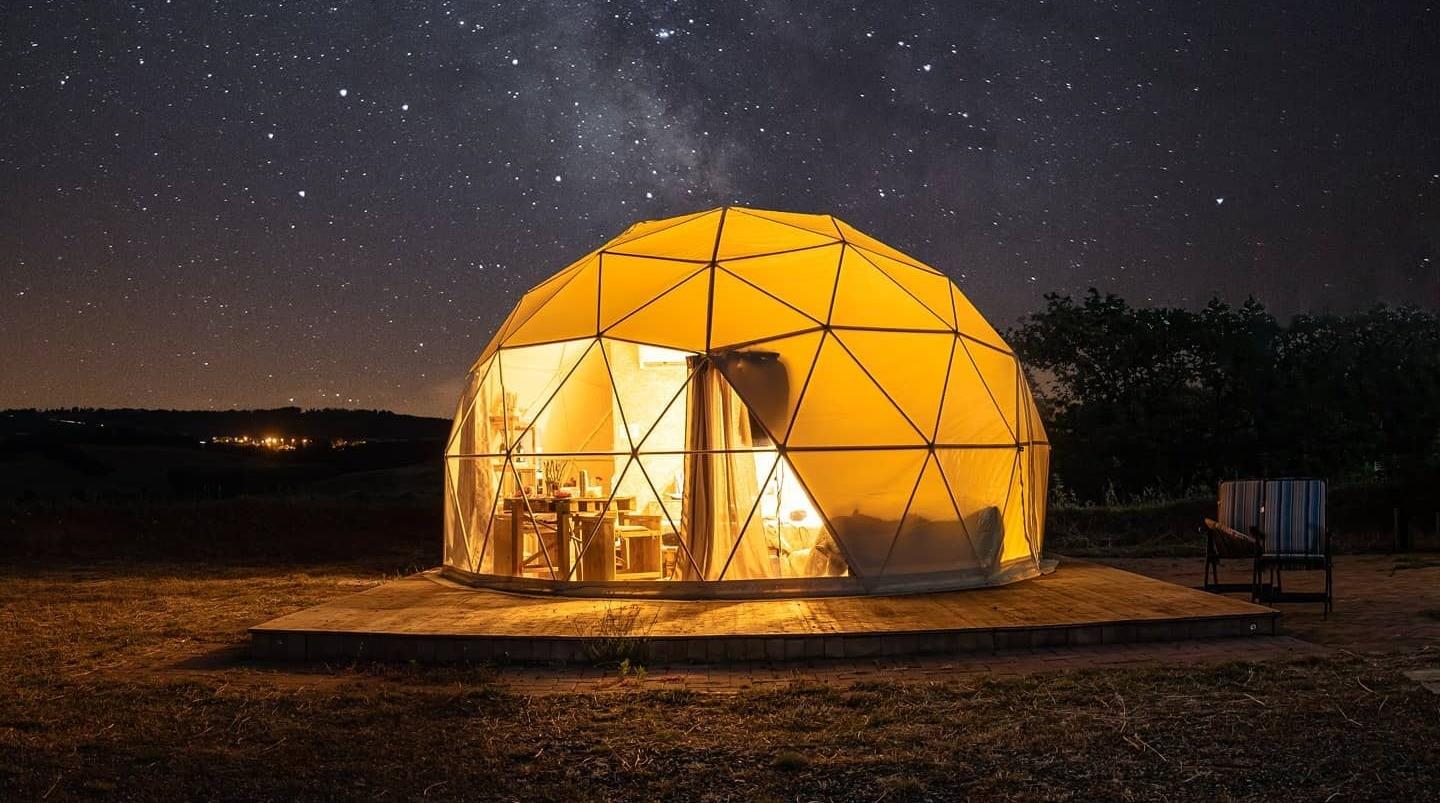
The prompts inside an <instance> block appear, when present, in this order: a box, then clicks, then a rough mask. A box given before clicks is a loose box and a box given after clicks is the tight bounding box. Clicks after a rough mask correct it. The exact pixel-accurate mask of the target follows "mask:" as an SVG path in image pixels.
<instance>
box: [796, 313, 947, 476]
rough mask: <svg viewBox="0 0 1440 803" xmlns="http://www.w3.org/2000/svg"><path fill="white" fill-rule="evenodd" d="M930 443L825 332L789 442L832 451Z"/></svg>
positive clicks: (833, 338)
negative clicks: (840, 448)
mask: <svg viewBox="0 0 1440 803" xmlns="http://www.w3.org/2000/svg"><path fill="white" fill-rule="evenodd" d="M928 441H929V434H928V433H923V434H922V433H921V432H920V431H919V430H917V429H916V428H915V426H914V425H913V424H911V423H910V421H909V419H907V418H906V417H905V416H904V415H903V414H902V413H901V412H900V410H899V408H897V407H896V406H895V403H894V402H892V401H891V400H890V398H889V397H888V396H887V395H886V394H885V391H883V390H881V388H880V386H878V385H876V384H875V381H874V380H873V379H871V378H870V377H869V376H868V375H867V374H866V373H865V371H864V370H863V369H861V367H860V365H859V364H858V363H856V362H855V360H854V358H853V357H851V356H850V354H849V352H847V351H846V350H845V347H844V346H842V345H841V344H840V343H839V342H838V341H837V340H836V339H835V337H834V335H831V334H827V336H826V338H825V342H824V343H822V344H821V346H820V353H819V355H818V356H817V357H816V358H815V373H814V375H813V376H811V378H810V383H809V385H807V386H806V387H805V391H804V398H802V399H801V400H800V404H799V407H798V408H797V410H796V413H795V420H794V423H793V424H792V425H791V427H790V436H789V439H788V440H787V441H786V443H787V444H788V445H789V446H792V447H797V446H826V447H834V446H895V445H924V444H926V443H928ZM917 474H918V472H917Z"/></svg>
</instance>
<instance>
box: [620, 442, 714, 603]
mask: <svg viewBox="0 0 1440 803" xmlns="http://www.w3.org/2000/svg"><path fill="white" fill-rule="evenodd" d="M685 468H686V456H685V455H683V454H644V453H641V454H640V455H639V456H638V457H637V458H636V464H635V468H634V469H633V470H631V471H629V472H627V473H626V478H625V485H624V486H623V489H622V490H623V491H624V492H625V493H627V494H630V495H633V496H634V498H635V509H634V513H633V514H631V515H627V516H626V519H627V521H628V522H629V523H631V524H633V525H635V526H644V527H646V528H648V529H650V530H652V531H654V532H656V533H658V534H659V536H660V575H659V579H661V580H679V579H681V578H683V577H690V578H696V577H703V576H704V572H703V571H701V570H700V568H699V566H698V564H696V563H695V562H694V560H693V559H692V557H691V554H690V548H689V544H688V543H686V542H685V540H684V539H683V538H682V535H683V534H684V533H685V529H684V522H685V510H684V506H685Z"/></svg>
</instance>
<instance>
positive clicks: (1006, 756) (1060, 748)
mask: <svg viewBox="0 0 1440 803" xmlns="http://www.w3.org/2000/svg"><path fill="white" fill-rule="evenodd" d="M400 568H401V567H399V566H396V565H394V564H393V563H390V564H387V563H383V562H382V563H374V564H351V565H343V564H327V565H310V566H303V567H287V568H246V567H235V566H230V567H219V566H212V565H206V564H202V563H189V564H174V565H167V564H154V563H152V564H147V565H143V566H136V565H127V564H111V565H95V566H85V567H81V566H76V565H56V564H51V565H48V566H21V567H18V568H17V567H11V568H8V569H5V570H3V572H0V632H3V634H4V638H3V640H0V798H7V799H16V800H42V799H43V800H69V799H117V798H118V799H127V800H195V799H207V800H335V799H354V800H369V799H377V800H415V799H439V800H453V799H487V800H488V799H500V800H567V801H571V800H592V799H595V800H604V799H641V800H652V799H660V800H777V801H778V800H867V801H873V800H951V799H965V798H981V799H1052V800H1093V799H1115V800H1127V799H1128V800H1223V799H1276V798H1285V799H1294V800H1332V799H1333V800H1341V799H1344V800H1354V799H1361V800H1428V799H1433V793H1434V790H1435V789H1436V788H1440V747H1437V746H1440V696H1436V695H1434V694H1431V693H1430V692H1428V691H1426V690H1425V689H1424V688H1423V687H1421V686H1420V685H1419V684H1417V683H1415V682H1413V681H1411V680H1408V679H1406V678H1405V677H1404V676H1403V674H1402V672H1403V671H1404V670H1406V669H1411V668H1417V667H1435V666H1437V665H1440V655H1437V652H1440V647H1437V648H1431V647H1430V646H1429V644H1424V645H1419V644H1416V643H1409V644H1407V645H1405V647H1404V648H1403V649H1398V650H1394V651H1389V652H1364V653H1361V652H1353V651H1347V650H1344V649H1337V650H1335V651H1334V653H1333V655H1331V656H1329V657H1324V658H1318V659H1315V658H1311V659H1306V660H1298V661H1288V662H1280V663H1260V664H1247V663H1242V662H1236V663H1228V664H1220V665H1214V664H1211V665H1204V666H1164V665H1159V666H1149V667H1139V668H1134V669H1104V670H1088V671H1077V672H1067V673H1058V672H1055V673H1038V674H1032V675H1028V676H1025V677H1021V678H1009V679H1001V678H989V677H976V676H974V675H965V676H957V677H955V678H953V679H950V680H948V681H946V682H938V683H936V682H925V683H914V682H904V681H903V680H902V681H900V682H890V683H862V684H840V683H817V682H813V681H810V682H807V681H801V682H797V683H794V684H791V685H790V686H788V687H784V688H779V689H767V690H764V691H759V690H741V691H739V692H738V693H734V694H698V693H694V692H677V691H673V690H665V689H658V688H648V687H647V684H646V683H644V682H640V683H634V684H629V685H626V686H625V687H623V688H624V689H625V690H624V691H622V692H619V693H615V692H609V693H599V694H561V695H545V696H529V695H525V694H521V693H517V692H514V691H511V690H509V689H508V688H507V685H506V683H505V674H506V673H505V670H504V669H503V668H501V669H498V670H497V669H496V668H491V667H418V666H404V665H398V666H397V665H349V666H300V667H297V666H284V665H261V664H255V663H251V662H248V661H247V660H246V659H245V658H244V656H243V645H244V643H245V628H246V627H248V626H250V625H252V624H255V623H258V622H261V621H265V620H267V619H269V618H271V617H274V616H277V615H279V614H282V613H285V612H288V611H292V610H296V609H297V608H299V607H302V606H305V605H310V604H314V603H317V602H320V601H323V600H326V599H330V598H333V597H335V596H337V595H340V594H346V593H351V592H353V591H356V590H359V589H362V588H366V587H369V586H370V585H373V584H374V583H377V582H381V581H383V580H384V579H386V578H387V577H394V576H395V573H396V571H398V570H399V569H400ZM1416 572H1430V573H1434V572H1440V569H1437V568H1435V567H1422V568H1419V569H1416V570H1414V571H1413V572H1410V573H1408V574H1407V577H1418V576H1419V575H1418V574H1416ZM1343 615H1344V612H1343V609H1342V611H1341V612H1340V614H1339V616H1343ZM1429 643H1430V644H1434V643H1435V642H1433V641H1431V642H1429ZM610 671H614V670H610ZM890 676H892V677H894V676H895V675H893V673H892V674H891V675H890ZM899 677H902V678H903V675H900V676H899Z"/></svg>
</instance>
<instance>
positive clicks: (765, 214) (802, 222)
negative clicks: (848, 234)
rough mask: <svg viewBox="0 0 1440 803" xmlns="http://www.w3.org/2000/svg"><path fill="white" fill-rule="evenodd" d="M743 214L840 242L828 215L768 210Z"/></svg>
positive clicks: (837, 230)
mask: <svg viewBox="0 0 1440 803" xmlns="http://www.w3.org/2000/svg"><path fill="white" fill-rule="evenodd" d="M744 211H745V214H747V215H750V216H752V217H758V218H764V219H766V220H773V221H775V222H776V223H784V224H785V225H787V226H794V227H795V228H797V229H804V230H805V231H808V232H812V233H814V234H818V235H820V236H821V237H825V238H828V239H830V240H833V241H835V242H840V240H841V237H840V230H839V229H837V228H836V226H835V219H834V218H832V217H830V216H829V215H806V214H802V213H800V212H775V211H772V210H769V209H746V210H744Z"/></svg>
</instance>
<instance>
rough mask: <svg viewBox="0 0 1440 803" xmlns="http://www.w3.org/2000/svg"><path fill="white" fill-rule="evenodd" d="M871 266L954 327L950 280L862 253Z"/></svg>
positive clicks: (911, 266) (905, 264)
mask: <svg viewBox="0 0 1440 803" xmlns="http://www.w3.org/2000/svg"><path fill="white" fill-rule="evenodd" d="M861 255H862V256H864V257H865V258H866V259H867V260H869V261H870V264H872V265H874V266H875V267H877V268H879V269H880V270H882V271H884V273H885V275H887V276H889V277H890V278H891V279H894V280H895V283H896V284H898V285H900V286H901V287H903V288H905V290H906V291H908V292H909V293H910V295H912V296H914V297H915V298H916V299H917V300H918V301H920V302H921V303H922V304H924V305H925V308H926V309H928V310H930V311H931V312H933V313H935V316H936V317H938V318H940V319H941V320H943V321H945V322H946V323H948V324H950V325H952V326H953V325H954V322H955V311H954V308H953V306H952V304H951V302H950V286H951V285H950V280H949V279H947V278H945V277H944V276H941V275H940V274H938V273H933V272H931V271H928V270H920V269H919V268H916V267H914V266H913V265H909V264H907V263H904V262H900V261H898V260H894V259H891V258H889V257H887V256H884V255H882V254H867V253H865V252H863V251H862V252H861Z"/></svg>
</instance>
